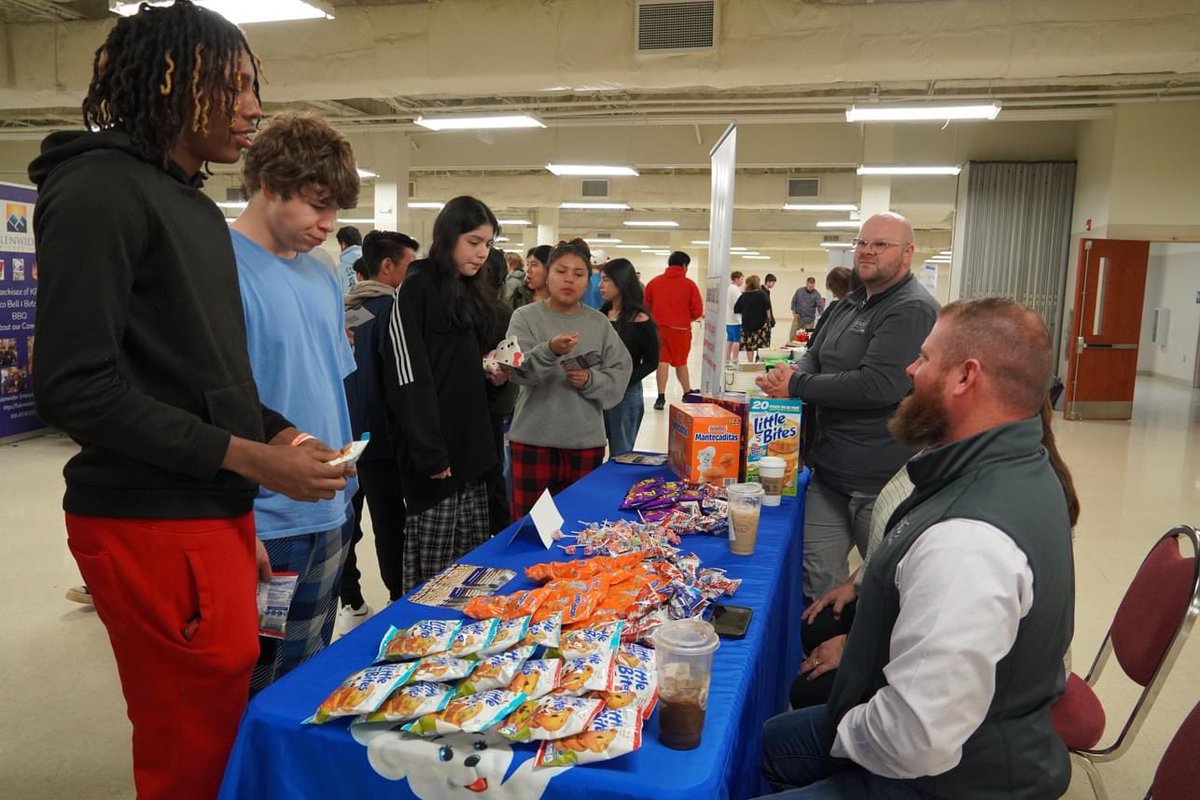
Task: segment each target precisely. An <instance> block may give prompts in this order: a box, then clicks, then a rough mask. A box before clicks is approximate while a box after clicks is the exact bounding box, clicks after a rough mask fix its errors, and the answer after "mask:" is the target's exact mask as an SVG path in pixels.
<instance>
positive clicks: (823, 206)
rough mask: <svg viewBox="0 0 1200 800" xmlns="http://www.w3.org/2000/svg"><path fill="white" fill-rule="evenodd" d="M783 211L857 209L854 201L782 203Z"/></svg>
mask: <svg viewBox="0 0 1200 800" xmlns="http://www.w3.org/2000/svg"><path fill="white" fill-rule="evenodd" d="M783 210H784V211H858V206H856V205H855V204H854V203H784V204H783Z"/></svg>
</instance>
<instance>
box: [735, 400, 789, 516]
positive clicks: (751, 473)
mask: <svg viewBox="0 0 1200 800" xmlns="http://www.w3.org/2000/svg"><path fill="white" fill-rule="evenodd" d="M802 410H803V402H802V401H801V400H800V399H798V398H790V397H787V398H781V397H751V398H750V414H749V417H748V421H747V423H746V480H748V481H757V480H758V460H759V459H760V458H762V457H763V456H778V457H779V458H782V459H783V461H784V464H785V465H786V467H785V470H784V473H783V494H784V496H786V497H794V496H795V494H796V483H797V477H798V476H799V473H800V413H801V411H802Z"/></svg>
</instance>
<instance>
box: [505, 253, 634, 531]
mask: <svg viewBox="0 0 1200 800" xmlns="http://www.w3.org/2000/svg"><path fill="white" fill-rule="evenodd" d="M547 267H548V276H547V286H548V288H549V290H550V296H549V298H547V299H546V300H544V301H541V302H535V303H530V304H528V305H524V306H521V307H520V308H518V309H517V310H516V311H514V312H513V315H512V321H511V322H510V323H509V326H508V335H509V336H516V337H517V341H518V343H519V344H520V347H521V351H522V353H523V354H524V358H523V359H522V361H521V365H520V366H519V367H517V368H516V369H514V370H513V371H512V374H511V380H512V382H513V383H515V384H517V385H518V386H520V387H521V390H520V395H519V396H518V397H517V405H516V409H515V410H514V412H513V420H512V425H511V426H510V428H509V431H508V438H509V445H510V447H511V448H512V469H513V476H512V477H513V499H512V513H513V519H514V520H515V519H519V518H520V517H522V516H524V515H525V514H526V513H527V512H528V511H529V509H530V508H531V507H532V506H533V504H534V503H535V502H537V499H538V497H539V496H540V495H541V493H542V491H543V490H545V489H547V488H548V489H550V492H551V493H552V494H557V493H558V492H559V491H560V490H562V489H564V488H565V487H567V486H568V485H570V484H571V483H574V482H575V481H576V480H578V479H579V478H581V477H583V476H584V475H586V474H587V473H589V472H591V471H592V470H593V469H595V468H596V467H597V466H599V465H600V463H601V462H602V461H603V460H604V445H605V441H606V439H605V433H604V411H605V410H606V409H609V408H612V407H613V406H615V405H616V404H617V403H619V402H620V401H621V398H622V397H623V396H624V394H625V389H626V387H627V386H628V385H629V376H630V374H631V373H632V370H633V362H632V360H631V359H630V357H629V352H628V351H627V350H626V349H625V345H624V344H623V343H622V342H621V338H620V337H619V336H618V335H617V333H616V331H615V330H614V329H613V326H612V325H611V324H610V323H609V321H608V320H607V319H606V318H605V316H604V315H603V314H601V313H600V312H598V311H595V310H593V309H591V308H588V307H586V306H584V305H583V294H584V291H585V290H586V289H587V286H588V280H589V278H590V275H591V252H590V251H589V250H588V247H587V245H586V244H584V243H583V241H582V240H580V239H575V240H572V241H571V242H560V243H559V244H558V246H557V247H555V248H554V250H553V251H551V253H550V260H549V263H548V264H547ZM593 352H594V353H597V354H598V360H597V361H596V363H595V364H592V365H590V366H583V365H578V364H571V363H567V364H564V363H563V362H564V359H565V360H567V361H568V362H569V361H570V359H573V358H577V357H586V356H587V355H588V354H590V353H593Z"/></svg>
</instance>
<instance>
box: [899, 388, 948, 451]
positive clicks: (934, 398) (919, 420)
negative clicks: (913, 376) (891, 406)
mask: <svg viewBox="0 0 1200 800" xmlns="http://www.w3.org/2000/svg"><path fill="white" fill-rule="evenodd" d="M949 430H950V418H949V416H948V415H947V414H946V408H945V406H943V405H942V400H941V398H940V397H939V396H938V395H937V394H935V393H934V392H929V393H928V394H918V393H916V392H913V393H912V394H910V395H909V396H908V397H906V398H904V399H903V400H901V401H900V406H899V407H898V408H897V409H896V413H895V414H893V415H892V418H891V419H889V420H888V431H889V432H890V433H891V434H892V436H895V437H896V439H897V440H898V441H900V442H901V443H902V444H905V445H907V446H909V447H913V448H917V449H921V448H925V447H930V446H932V445H936V444H941V442H942V441H943V440H944V439H945V438H946V435H947V433H948V432H949Z"/></svg>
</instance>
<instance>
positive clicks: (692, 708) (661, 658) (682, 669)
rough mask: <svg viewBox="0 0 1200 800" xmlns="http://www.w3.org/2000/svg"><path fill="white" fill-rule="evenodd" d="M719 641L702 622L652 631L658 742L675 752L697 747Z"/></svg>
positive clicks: (668, 624)
mask: <svg viewBox="0 0 1200 800" xmlns="http://www.w3.org/2000/svg"><path fill="white" fill-rule="evenodd" d="M719 644H720V641H719V640H718V639H717V632H716V631H715V630H713V626H712V625H710V624H709V623H707V622H704V621H703V620H698V619H681V620H672V621H670V622H664V623H663V624H662V625H660V626H658V629H657V630H655V632H654V662H655V669H656V671H657V672H658V739H659V741H661V742H662V743H663V744H664V745H666V746H667V747H670V748H672V749H674V750H691V749H693V748H696V747H698V746H699V745H700V737H701V734H703V732H704V712H705V709H707V708H708V684H709V681H710V678H711V676H712V658H713V652H714V651H715V650H716V649H717V646H718V645H719Z"/></svg>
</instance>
